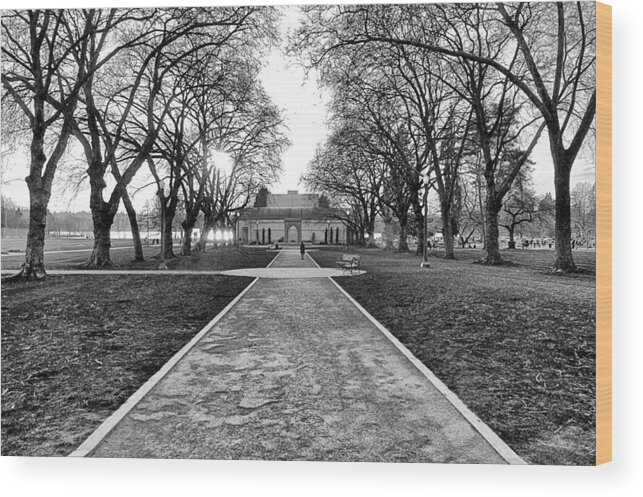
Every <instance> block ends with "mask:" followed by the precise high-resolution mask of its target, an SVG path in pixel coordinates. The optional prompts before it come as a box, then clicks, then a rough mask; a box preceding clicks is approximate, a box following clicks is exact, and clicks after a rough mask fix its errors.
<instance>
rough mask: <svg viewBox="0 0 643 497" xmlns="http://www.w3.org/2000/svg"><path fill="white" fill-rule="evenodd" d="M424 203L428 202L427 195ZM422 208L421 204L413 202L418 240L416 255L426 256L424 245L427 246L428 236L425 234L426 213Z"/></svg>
mask: <svg viewBox="0 0 643 497" xmlns="http://www.w3.org/2000/svg"><path fill="white" fill-rule="evenodd" d="M424 197H425V198H424V201H425V202H426V195H425V196H424ZM422 210H423V209H422V206H421V205H420V203H419V202H413V214H414V216H415V225H416V228H417V234H418V235H417V239H418V244H417V247H416V249H415V255H423V254H424V249H423V247H424V245H425V244H426V236H425V234H424V212H422Z"/></svg>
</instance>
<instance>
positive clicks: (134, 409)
mask: <svg viewBox="0 0 643 497" xmlns="http://www.w3.org/2000/svg"><path fill="white" fill-rule="evenodd" d="M271 267H273V268H275V269H279V268H290V269H296V268H299V269H301V270H305V269H314V268H315V267H316V264H315V263H314V261H312V260H311V259H310V258H309V257H307V258H306V259H305V260H304V261H301V259H300V258H299V254H298V252H295V251H283V252H281V253H280V254H279V255H278V257H277V259H276V260H274V261H273V263H272V264H271ZM404 350H405V349H403V347H402V346H401V345H400V344H399V343H396V342H395V339H392V337H390V336H388V335H387V332H385V330H384V332H383V331H382V329H381V325H378V324H376V322H374V320H372V318H370V317H369V316H367V315H366V314H365V313H364V312H362V310H360V309H359V308H358V306H357V305H356V304H355V303H353V302H352V301H351V300H350V299H349V298H348V297H347V296H346V295H345V294H344V293H343V292H342V291H341V290H340V289H339V288H338V287H337V286H336V284H335V283H334V282H333V281H332V280H330V279H329V278H315V279H313V278H309V279H257V280H255V281H253V283H252V284H251V285H250V287H249V288H247V289H246V290H245V291H244V293H243V294H242V295H241V296H240V298H238V300H237V301H236V302H233V303H232V304H231V306H229V307H228V309H227V312H226V310H224V311H223V313H222V314H220V315H219V316H218V318H217V320H216V322H214V323H211V325H209V327H206V328H205V329H204V330H203V331H202V332H201V334H200V335H199V336H198V337H196V338H195V340H194V341H193V343H192V344H189V345H188V346H187V347H186V348H185V350H183V351H182V352H180V353H179V354H177V356H175V358H173V360H171V361H170V363H169V364H168V365H166V367H164V370H162V371H161V372H159V373H157V375H155V377H154V378H152V379H151V380H150V382H148V384H146V385H144V387H142V390H141V391H139V392H137V394H135V395H134V396H133V397H132V398H131V399H130V400H128V401H127V403H126V404H125V405H124V406H123V407H122V408H121V409H119V411H117V413H115V414H114V415H113V416H112V417H111V418H110V419H108V420H107V421H106V422H105V423H104V424H103V425H102V426H101V427H99V429H98V430H97V431H96V432H95V433H94V435H92V436H91V437H90V438H89V439H88V440H87V441H86V442H85V443H84V444H83V445H81V447H79V449H78V450H77V451H76V452H74V453H73V454H72V455H76V456H82V455H91V456H95V457H146V458H147V457H156V458H203V459H265V460H322V461H390V462H392V461H406V462H459V463H507V462H521V460H520V459H519V458H518V457H517V456H516V455H515V454H513V452H512V451H511V450H510V449H509V448H508V447H507V446H506V445H504V443H502V441H500V440H499V439H498V438H497V437H496V436H495V435H494V434H493V433H491V432H490V430H489V429H488V428H487V427H486V426H484V425H482V429H480V423H481V422H479V420H477V419H475V417H474V418H471V415H470V413H469V414H467V412H468V411H467V410H466V408H464V410H463V409H462V408H458V402H459V401H457V399H456V402H455V403H454V402H453V398H454V396H453V397H452V398H450V397H449V394H450V392H448V391H447V392H446V394H445V388H442V391H440V385H441V384H440V383H439V380H437V383H434V382H432V381H431V380H430V375H427V374H426V372H423V371H422V369H421V368H420V367H418V366H417V364H416V362H415V361H417V360H415V361H414V360H413V359H414V358H412V357H408V355H409V354H408V351H407V355H406V356H405V355H404V354H405V353H404ZM436 385H437V386H436ZM442 387H443V385H442ZM450 395H451V396H452V395H453V394H450ZM463 413H464V414H463ZM485 430H488V433H487V432H485ZM494 437H495V438H494Z"/></svg>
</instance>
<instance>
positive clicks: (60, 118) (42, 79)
mask: <svg viewBox="0 0 643 497" xmlns="http://www.w3.org/2000/svg"><path fill="white" fill-rule="evenodd" d="M95 16H96V11H95V10H83V11H75V10H27V11H7V12H4V13H3V16H2V38H3V44H2V55H3V57H2V59H3V63H2V87H3V90H4V92H6V94H7V95H8V97H6V96H5V95H3V105H4V103H5V99H6V98H10V99H12V100H13V101H14V102H15V104H16V105H18V106H19V108H20V109H21V110H22V112H23V113H24V115H25V116H26V118H27V120H28V121H29V125H30V128H31V137H30V140H29V141H30V143H29V150H30V164H29V175H28V176H27V177H26V182H27V187H28V188H29V231H28V235H27V247H26V251H25V262H24V264H23V266H22V269H21V271H20V273H19V274H18V275H16V277H22V276H24V277H28V278H29V277H34V278H44V277H45V276H46V272H45V257H44V246H45V227H46V220H47V206H48V204H49V199H50V196H51V189H52V184H53V180H54V175H55V174H56V170H57V168H58V164H59V162H60V160H61V158H62V157H63V155H64V153H65V150H66V149H67V145H68V143H69V138H70V137H71V134H72V131H73V124H74V113H75V111H76V106H77V104H78V99H79V93H80V89H81V87H82V84H83V83H84V81H85V80H86V78H87V77H88V73H87V72H86V70H85V67H83V66H78V65H76V64H74V62H73V60H74V59H73V57H71V54H72V52H77V53H80V54H86V53H87V51H88V47H89V40H90V36H91V35H93V34H94V33H96V32H98V31H100V30H101V29H103V26H101V25H100V23H96V22H94V19H95Z"/></svg>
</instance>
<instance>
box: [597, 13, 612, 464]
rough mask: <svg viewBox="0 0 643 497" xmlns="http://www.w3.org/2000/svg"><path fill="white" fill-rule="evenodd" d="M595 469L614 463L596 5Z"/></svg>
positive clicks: (606, 121) (605, 160) (608, 47)
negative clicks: (609, 462) (600, 465)
mask: <svg viewBox="0 0 643 497" xmlns="http://www.w3.org/2000/svg"><path fill="white" fill-rule="evenodd" d="M596 35H597V37H596V87H597V91H596V464H602V463H605V462H608V461H611V460H612V7H611V6H610V5H605V4H602V3H598V2H597V3H596Z"/></svg>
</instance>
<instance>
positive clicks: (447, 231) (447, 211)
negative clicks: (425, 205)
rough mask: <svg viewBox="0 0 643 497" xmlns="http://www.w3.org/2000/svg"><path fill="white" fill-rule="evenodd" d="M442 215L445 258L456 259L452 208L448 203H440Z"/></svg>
mask: <svg viewBox="0 0 643 497" xmlns="http://www.w3.org/2000/svg"><path fill="white" fill-rule="evenodd" d="M440 214H441V217H442V236H443V237H444V258H445V259H455V249H454V246H453V224H452V222H451V206H450V205H449V204H448V203H447V202H441V203H440Z"/></svg>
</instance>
